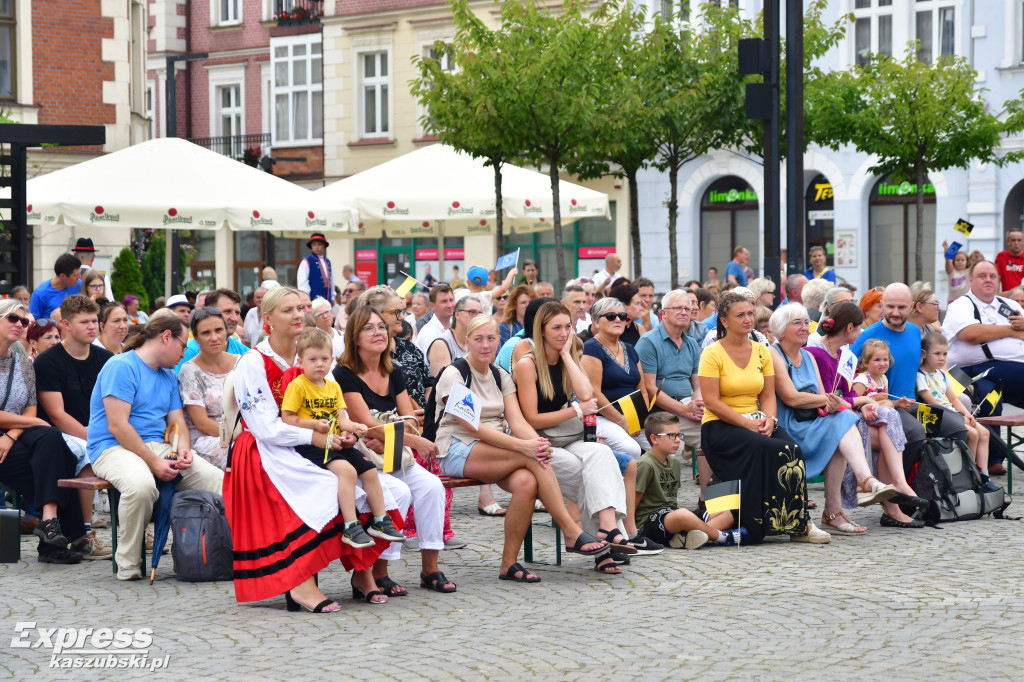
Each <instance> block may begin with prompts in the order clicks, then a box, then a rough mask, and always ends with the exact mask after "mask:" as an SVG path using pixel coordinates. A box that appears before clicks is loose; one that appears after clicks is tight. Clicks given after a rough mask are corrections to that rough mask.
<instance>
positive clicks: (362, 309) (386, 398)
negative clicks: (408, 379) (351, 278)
mask: <svg viewBox="0 0 1024 682" xmlns="http://www.w3.org/2000/svg"><path fill="white" fill-rule="evenodd" d="M390 345H391V333H390V327H389V325H388V324H387V323H386V322H384V318H383V317H381V315H380V314H379V313H378V312H377V311H376V310H374V309H373V308H371V307H370V306H368V305H360V304H358V302H357V304H356V306H355V307H354V308H353V309H352V313H351V315H349V319H348V324H347V325H346V326H345V353H344V354H343V355H342V356H341V361H340V362H339V363H338V366H337V367H336V368H335V369H334V378H335V380H336V381H337V382H338V383H339V384H340V385H341V390H342V394H343V395H344V398H345V406H346V409H347V410H348V416H349V418H350V419H352V421H355V422H358V423H360V424H366V425H367V426H368V427H370V429H373V428H374V427H375V426H381V425H383V424H385V423H389V422H392V421H401V422H403V423H404V424H405V432H404V433H403V434H402V435H403V439H404V444H405V448H404V449H403V452H402V457H401V462H400V463H398V465H397V467H396V469H395V471H394V472H393V473H384V472H383V466H384V461H383V457H382V456H381V455H382V454H383V452H384V443H383V440H382V439H381V430H380V429H376V430H371V431H370V432H369V433H368V434H367V436H366V439H365V440H364V442H363V443H361V446H362V447H361V448H360V449H362V450H363V453H364V454H369V455H370V459H371V460H372V461H373V462H374V464H376V465H377V468H378V474H379V475H380V480H381V484H383V485H384V487H385V488H386V489H389V490H390V491H391V492H392V494H393V495H394V497H395V501H396V502H397V503H398V511H399V513H401V514H402V516H403V518H404V517H405V516H406V515H407V513H408V510H409V505H410V504H413V505H415V506H416V530H417V535H418V538H419V549H420V566H421V571H420V587H423V588H426V589H429V590H433V591H435V592H445V593H447V592H454V591H455V583H453V582H452V581H450V580H448V578H447V577H445V575H444V573H442V572H441V570H440V569H439V568H438V565H437V558H438V555H439V554H440V551H441V550H442V549H443V548H444V539H443V528H444V502H445V498H444V486H443V485H442V484H441V479H439V478H438V477H437V476H435V475H434V474H432V473H430V472H429V471H427V470H426V469H425V468H424V467H423V466H422V465H420V464H418V463H417V462H416V460H415V457H413V456H409V455H410V454H412V453H406V451H405V450H407V449H411V450H412V452H413V453H419V455H420V457H423V458H426V459H429V458H432V457H436V456H437V446H436V445H434V444H433V443H431V442H430V441H429V440H427V439H426V438H423V437H422V436H420V434H419V430H418V429H417V428H416V427H415V426H413V424H415V423H416V421H417V420H416V413H415V408H414V407H413V404H412V400H411V399H410V398H409V391H408V389H407V388H406V385H405V376H404V374H403V373H402V370H401V369H399V368H398V367H396V366H395V364H394V363H393V362H392V361H391V353H390V351H389V347H390ZM404 417H408V418H409V419H403V418H404ZM399 428H400V427H399ZM401 556H402V544H401V543H397V542H393V543H391V545H390V547H388V548H387V549H385V550H384V552H383V553H382V554H381V555H380V559H378V560H377V562H376V563H375V564H374V565H373V579H374V581H375V582H376V585H377V590H380V591H381V592H383V594H385V595H387V596H388V597H401V596H403V595H405V594H406V589H405V588H404V587H403V586H401V585H399V584H398V583H397V582H395V581H394V580H392V579H391V577H390V576H389V575H388V562H390V561H396V560H398V559H399V558H401Z"/></svg>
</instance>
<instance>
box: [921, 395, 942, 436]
mask: <svg viewBox="0 0 1024 682" xmlns="http://www.w3.org/2000/svg"><path fill="white" fill-rule="evenodd" d="M943 412H945V410H943V409H942V408H941V407H932V406H931V405H926V404H925V403H918V404H917V421H919V422H921V424H922V425H923V426H924V435H925V436H928V437H929V438H934V437H935V436H938V435H939V429H941V428H942V414H943Z"/></svg>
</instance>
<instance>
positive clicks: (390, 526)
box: [366, 516, 405, 542]
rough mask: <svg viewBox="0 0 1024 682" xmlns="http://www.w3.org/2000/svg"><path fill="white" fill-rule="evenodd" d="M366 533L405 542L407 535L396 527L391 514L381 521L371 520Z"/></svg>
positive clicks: (388, 539) (390, 540)
mask: <svg viewBox="0 0 1024 682" xmlns="http://www.w3.org/2000/svg"><path fill="white" fill-rule="evenodd" d="M366 533H367V534H368V535H372V536H373V537H375V538H380V539H381V540H387V541H388V542H405V535H404V534H403V533H401V532H399V531H398V530H397V529H396V528H395V524H394V523H393V522H392V521H391V517H390V516H385V517H384V519H383V520H381V521H374V520H372V519H371V520H370V525H368V526H367V527H366Z"/></svg>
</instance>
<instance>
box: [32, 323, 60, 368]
mask: <svg viewBox="0 0 1024 682" xmlns="http://www.w3.org/2000/svg"><path fill="white" fill-rule="evenodd" d="M25 338H26V339H27V340H28V354H29V357H31V358H33V359H35V358H36V357H38V356H39V354H40V353H42V352H43V351H44V350H46V349H47V348H49V347H51V346H55V345H56V344H58V343H60V328H59V327H58V326H57V323H56V322H54V321H53V320H51V319H50V318H48V317H44V318H42V319H41V320H36V321H35V322H33V323H32V324H30V325H29V327H28V334H27V335H26V337H25Z"/></svg>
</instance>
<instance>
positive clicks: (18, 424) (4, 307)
mask: <svg viewBox="0 0 1024 682" xmlns="http://www.w3.org/2000/svg"><path fill="white" fill-rule="evenodd" d="M27 312H28V311H27V310H26V309H25V306H23V305H22V304H21V302H20V301H18V300H17V299H5V300H2V301H0V431H2V432H3V433H2V435H0V483H3V484H4V485H5V486H7V487H8V488H11V489H12V490H14V491H15V492H17V493H20V494H21V495H24V496H25V497H26V498H28V499H31V500H32V502H33V503H35V504H36V506H39V507H41V508H42V521H41V522H40V523H39V525H38V526H36V529H35V530H34V531H33V533H34V534H35V535H36V536H37V537H39V548H38V552H39V561H40V562H42V563H53V564H77V563H78V562H80V561H81V560H82V554H81V553H80V552H77V551H74V550H72V549H69V548H68V544H69V541H75V542H76V544H78V541H79V540H80V539H81V538H84V537H85V535H86V532H85V525H84V522H83V519H82V505H81V503H80V501H79V496H78V494H77V493H76V492H75V491H74V490H73V489H71V488H58V487H57V481H58V480H60V479H62V478H74V477H75V475H76V473H77V466H78V458H76V457H75V455H74V454H72V452H71V451H70V450H69V449H68V446H67V444H66V443H65V442H64V436H63V435H62V434H61V432H60V429H58V428H55V427H52V426H50V425H49V424H47V423H46V422H45V421H43V420H42V419H40V418H39V417H37V416H36V377H35V372H34V371H33V369H32V363H31V362H30V361H29V358H28V356H26V355H15V354H14V353H12V352H11V344H13V343H14V342H15V341H17V339H18V338H19V337H20V336H21V332H22V330H23V329H24V328H25V327H27V326H28V324H29V321H28V318H27V317H25V315H26V313H27ZM83 399H84V398H83Z"/></svg>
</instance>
